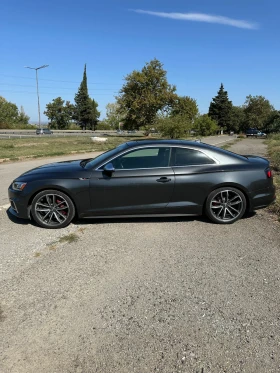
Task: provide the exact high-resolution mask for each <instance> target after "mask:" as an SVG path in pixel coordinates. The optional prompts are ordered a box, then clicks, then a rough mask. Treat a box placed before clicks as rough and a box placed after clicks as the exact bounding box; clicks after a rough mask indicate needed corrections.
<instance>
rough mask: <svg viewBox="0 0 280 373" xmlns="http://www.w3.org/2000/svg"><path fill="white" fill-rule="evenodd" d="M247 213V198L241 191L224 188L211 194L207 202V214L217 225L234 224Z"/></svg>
mask: <svg viewBox="0 0 280 373" xmlns="http://www.w3.org/2000/svg"><path fill="white" fill-rule="evenodd" d="M245 211H246V198H245V196H244V193H242V192H241V191H240V190H239V189H236V188H232V187H222V188H219V189H216V190H214V191H213V192H211V193H210V194H209V196H208V198H207V200H206V205H205V212H206V215H207V216H208V218H209V219H210V220H211V221H212V222H214V223H217V224H232V223H234V222H235V221H237V220H239V219H241V218H242V216H243V215H244V213H245Z"/></svg>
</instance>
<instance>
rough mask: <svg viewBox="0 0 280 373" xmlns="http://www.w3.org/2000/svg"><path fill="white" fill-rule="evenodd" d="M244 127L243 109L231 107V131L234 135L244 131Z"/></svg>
mask: <svg viewBox="0 0 280 373" xmlns="http://www.w3.org/2000/svg"><path fill="white" fill-rule="evenodd" d="M244 126H245V112H244V108H243V107H241V106H233V107H232V117H231V130H232V131H234V132H235V133H238V132H240V131H243V130H244Z"/></svg>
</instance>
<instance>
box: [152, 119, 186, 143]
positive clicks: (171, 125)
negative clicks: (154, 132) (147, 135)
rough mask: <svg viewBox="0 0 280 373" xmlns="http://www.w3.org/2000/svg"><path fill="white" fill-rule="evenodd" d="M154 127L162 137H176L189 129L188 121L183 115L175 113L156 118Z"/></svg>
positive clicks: (182, 135) (183, 134) (181, 135)
mask: <svg viewBox="0 0 280 373" xmlns="http://www.w3.org/2000/svg"><path fill="white" fill-rule="evenodd" d="M156 127H157V129H158V130H159V131H160V133H161V135H162V136H163V137H168V138H170V139H178V138H180V137H184V136H185V134H186V133H187V132H188V131H189V130H190V121H189V120H188V118H186V117H184V116H181V115H176V116H174V117H166V118H160V119H158V121H157V123H156Z"/></svg>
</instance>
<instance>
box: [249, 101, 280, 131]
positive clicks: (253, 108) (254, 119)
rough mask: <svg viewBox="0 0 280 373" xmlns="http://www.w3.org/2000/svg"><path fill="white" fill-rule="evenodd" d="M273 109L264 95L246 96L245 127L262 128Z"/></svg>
mask: <svg viewBox="0 0 280 373" xmlns="http://www.w3.org/2000/svg"><path fill="white" fill-rule="evenodd" d="M274 110H275V109H274V107H273V106H272V105H271V104H270V102H269V100H267V99H266V98H265V97H264V96H252V95H249V96H247V97H246V101H245V104H244V113H245V129H247V128H257V129H259V130H260V129H262V128H263V127H264V125H265V122H266V121H267V120H268V118H269V116H270V114H271V113H272V112H273V111H274Z"/></svg>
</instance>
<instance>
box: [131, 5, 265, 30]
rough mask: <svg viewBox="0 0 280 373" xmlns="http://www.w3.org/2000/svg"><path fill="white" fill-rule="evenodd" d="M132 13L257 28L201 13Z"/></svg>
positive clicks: (226, 18)
mask: <svg viewBox="0 0 280 373" xmlns="http://www.w3.org/2000/svg"><path fill="white" fill-rule="evenodd" d="M133 12H136V13H141V14H149V15H151V16H156V17H162V18H171V19H177V20H181V21H195V22H207V23H219V24H221V25H227V26H233V27H238V28H245V29H250V30H254V29H257V28H258V25H257V24H256V23H252V22H248V21H244V20H239V19H233V18H229V17H223V16H214V15H211V14H203V13H164V12H151V11H149V10H141V9H133Z"/></svg>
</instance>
